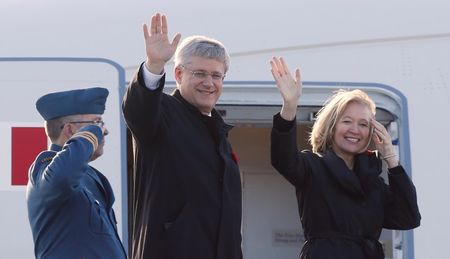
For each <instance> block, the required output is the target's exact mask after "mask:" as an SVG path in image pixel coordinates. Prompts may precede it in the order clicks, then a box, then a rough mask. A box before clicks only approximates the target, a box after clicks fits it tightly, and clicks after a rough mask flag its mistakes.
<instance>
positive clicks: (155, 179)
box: [123, 67, 242, 259]
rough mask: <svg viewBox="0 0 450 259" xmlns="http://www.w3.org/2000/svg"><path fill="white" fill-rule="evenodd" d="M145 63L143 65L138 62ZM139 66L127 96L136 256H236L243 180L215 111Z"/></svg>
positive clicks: (163, 258)
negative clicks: (152, 85) (150, 84)
mask: <svg viewBox="0 0 450 259" xmlns="http://www.w3.org/2000/svg"><path fill="white" fill-rule="evenodd" d="M141 69H142V67H141ZM141 72H142V71H141V70H140V71H139V72H138V73H137V75H136V76H135V78H134V79H133V80H132V82H131V84H130V86H129V88H128V90H127V93H126V95H125V97H124V101H123V112H124V116H125V120H126V122H127V125H128V127H129V129H130V130H131V132H132V134H133V139H134V141H135V149H134V151H135V167H134V169H135V171H134V178H135V179H134V194H133V196H134V197H133V201H132V204H131V206H132V210H133V215H132V218H131V220H132V223H131V224H132V226H133V227H132V229H131V230H130V231H131V238H132V245H131V246H132V248H131V250H132V251H131V253H132V258H134V259H137V258H139V259H147V258H157V259H175V258H176V259H178V258H180V259H188V258H192V259H194V258H195V259H198V258H205V259H206V258H208V259H209V258H217V259H238V258H241V257H242V252H241V210H242V209H241V203H242V202H241V181H240V173H239V169H238V165H237V161H236V158H235V156H234V155H233V153H232V150H231V146H230V144H229V142H228V140H227V136H228V131H229V130H230V129H231V126H229V125H227V124H225V123H224V121H223V120H222V118H221V117H220V115H219V114H218V113H217V111H216V110H213V111H212V114H211V115H212V116H211V117H209V116H205V115H202V114H201V113H200V112H199V110H198V109H196V108H195V107H194V106H192V105H191V104H189V103H188V102H187V101H186V100H184V99H183V97H182V96H181V95H180V93H179V91H175V92H174V94H173V95H167V94H164V93H163V92H162V90H163V87H164V77H163V78H162V79H161V80H160V82H159V86H158V88H157V89H156V90H149V89H148V88H146V86H145V85H144V82H143V79H142V75H141Z"/></svg>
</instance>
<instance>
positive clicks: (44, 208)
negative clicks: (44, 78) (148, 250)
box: [27, 87, 126, 259]
mask: <svg viewBox="0 0 450 259" xmlns="http://www.w3.org/2000/svg"><path fill="white" fill-rule="evenodd" d="M107 96H108V90H107V89H105V88H100V87H95V88H89V89H81V90H72V91H64V92H56V93H50V94H47V95H44V96H42V97H41V98H39V99H38V100H37V102H36V108H37V110H38V111H39V113H40V114H41V115H42V117H43V118H44V120H45V131H46V134H47V136H48V137H49V139H50V140H51V143H52V144H51V146H50V149H49V150H47V151H44V152H42V153H40V154H39V155H38V156H37V158H36V160H35V161H34V163H33V164H32V165H31V167H30V170H29V181H28V185H27V205H28V218H29V221H30V225H31V230H32V233H33V239H34V245H35V247H34V252H35V255H36V258H77V259H79V258H108V259H115V258H120V259H122V258H126V252H125V249H124V247H123V245H122V243H121V241H120V239H119V236H118V234H117V226H116V224H117V222H116V219H115V216H114V210H113V209H112V205H113V203H114V194H113V191H112V189H111V185H110V184H109V182H108V180H107V179H106V177H105V176H104V175H103V174H101V173H100V172H99V171H98V170H96V169H95V168H93V167H91V166H90V165H89V162H90V161H93V160H94V159H96V158H98V157H99V156H101V155H102V153H103V145H104V136H106V135H107V134H108V130H107V129H106V127H105V126H104V122H103V120H102V114H103V112H104V110H105V102H106V98H107Z"/></svg>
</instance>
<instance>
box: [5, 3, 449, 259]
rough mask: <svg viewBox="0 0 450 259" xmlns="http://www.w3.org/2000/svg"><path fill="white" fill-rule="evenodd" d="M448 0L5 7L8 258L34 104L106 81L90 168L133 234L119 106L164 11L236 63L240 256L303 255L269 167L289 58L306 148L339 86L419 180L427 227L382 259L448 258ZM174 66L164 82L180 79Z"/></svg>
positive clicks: (40, 145) (39, 127)
mask: <svg viewBox="0 0 450 259" xmlns="http://www.w3.org/2000/svg"><path fill="white" fill-rule="evenodd" d="M449 11H450V2H448V1H445V0H428V1H420V0H411V1H406V0H398V1H387V0H378V1H371V0H362V1H361V0H341V1H332V0H315V1H306V0H298V1H288V0H279V1H263V0H259V1H257V0H246V1H242V0H241V1H236V0H229V1H204V0H191V1H184V0H172V1H162V0H156V1H138V0H128V1H119V0H99V1H88V0H78V1H52V0H34V1H32V0H28V1H25V0H22V1H20V0H2V1H1V2H0V90H1V92H2V93H3V95H2V102H0V143H1V145H0V208H2V213H1V216H0V219H1V220H0V229H1V231H0V244H1V245H0V247H1V252H0V258H33V256H34V253H33V249H34V247H33V241H32V236H31V230H30V227H29V223H28V218H27V211H26V202H25V191H26V186H25V184H24V183H26V178H24V177H26V168H27V167H28V166H29V163H30V161H29V159H30V157H34V156H35V154H36V152H38V150H42V149H45V146H46V145H47V144H48V143H47V140H46V139H45V136H44V135H43V122H42V118H41V117H40V116H39V114H38V113H37V111H36V109H35V101H36V99H37V98H38V97H39V96H41V95H43V94H46V93H48V92H51V91H60V90H66V89H72V88H85V87H90V86H103V87H107V88H108V89H109V90H110V96H109V99H108V102H107V108H106V113H105V115H104V119H105V121H106V123H107V127H108V129H109V132H110V135H109V136H108V137H107V138H106V141H107V145H106V147H105V154H104V156H102V157H101V158H99V159H98V161H95V162H94V163H93V165H94V166H95V167H96V168H97V169H99V170H100V171H102V172H103V173H104V174H105V175H106V176H107V177H108V178H109V180H110V181H111V183H112V186H113V189H114V191H115V194H116V204H115V210H116V214H117V217H118V221H119V230H120V235H121V237H122V240H123V241H124V243H127V242H128V237H127V234H128V228H127V220H128V216H127V215H128V212H127V210H128V207H127V193H128V188H127V138H126V126H125V123H124V121H123V118H122V115H121V110H120V101H121V98H122V96H123V93H124V91H125V89H126V82H127V81H128V80H130V78H131V76H132V73H133V72H134V71H135V69H136V68H137V67H138V66H139V64H140V63H141V62H143V61H144V59H145V51H144V44H143V37H142V29H141V24H142V23H145V22H148V21H149V19H150V17H151V15H152V14H154V13H155V12H161V13H164V14H166V15H167V17H168V21H169V34H170V35H171V36H170V37H173V35H174V34H175V33H176V32H180V33H181V34H182V36H183V37H185V36H189V35H207V36H210V37H213V38H216V39H218V40H220V41H222V42H223V43H224V44H225V46H227V48H228V50H229V52H230V54H231V68H230V70H229V72H228V73H227V76H226V79H225V88H224V93H223V95H222V97H221V99H220V101H219V104H218V106H217V108H218V109H219V110H221V111H222V112H223V114H224V118H225V119H226V120H227V121H228V122H230V123H232V124H234V125H235V128H234V129H233V131H232V133H231V135H230V140H231V142H232V145H233V146H234V149H235V150H236V152H237V154H238V156H239V163H240V168H241V171H242V180H243V222H242V234H243V243H242V247H243V253H244V258H248V259H256V258H258V259H272V258H280V259H288V258H297V257H298V253H299V251H300V249H301V244H302V242H303V238H304V237H303V235H302V231H301V225H300V221H299V217H298V212H297V204H296V199H295V192H294V188H293V187H292V186H291V185H289V184H288V182H287V181H286V180H285V179H284V178H282V177H281V176H280V175H279V174H278V173H276V172H275V171H274V169H273V168H272V167H271V166H270V159H269V157H270V155H269V144H270V143H269V136H270V128H271V120H272V115H273V114H275V113H276V112H278V111H279V108H280V105H281V101H282V100H281V97H280V95H279V93H278V91H277V89H276V87H275V84H274V82H273V79H272V75H271V73H270V71H269V63H268V61H269V60H270V58H271V57H272V56H282V57H284V58H285V59H286V61H287V62H288V63H289V66H290V67H291V68H292V71H293V70H294V68H295V67H300V69H301V71H302V79H303V81H304V83H303V84H304V94H303V96H302V97H301V98H300V101H299V113H298V118H297V119H298V123H299V125H300V127H299V143H298V145H299V148H308V144H307V142H306V141H305V139H306V137H307V135H306V134H307V130H308V127H309V126H311V125H312V122H313V117H314V113H315V112H316V111H317V110H318V109H319V108H320V107H321V105H322V104H323V102H324V101H325V100H326V99H327V98H328V97H329V96H330V95H331V94H332V92H333V91H334V90H337V89H340V88H346V89H353V88H360V89H363V90H365V91H367V92H368V93H369V95H370V96H371V97H372V98H373V99H374V100H375V102H376V104H377V106H378V110H377V119H378V120H379V121H381V122H383V123H384V125H386V126H387V127H388V129H389V130H390V132H391V134H392V136H393V141H394V143H395V144H396V146H397V150H398V154H399V157H400V160H401V163H402V164H403V165H404V166H405V168H406V169H407V170H408V172H409V173H410V176H411V177H412V179H413V182H414V184H415V185H416V188H417V194H418V202H419V209H420V212H421V214H422V221H421V226H420V227H419V228H417V229H415V230H413V231H383V234H382V236H381V238H380V241H381V242H382V243H383V246H384V249H385V253H386V258H392V259H394V258H395V259H400V258H402V259H403V258H405V259H428V258H430V259H440V258H446V257H448V255H447V254H448V252H449V247H448V243H449V241H450V238H449V234H448V231H450V220H449V218H450V205H449V204H450V201H449V199H450V185H449V183H450V174H449V173H448V164H447V163H448V151H447V148H448V147H449V146H450V137H449V132H450V122H449V118H450V116H449V111H450V27H449V24H450V16H449V15H448V13H449ZM172 69H173V66H172V64H169V65H168V66H167V67H166V71H167V76H168V78H167V79H168V81H169V83H168V86H167V90H168V91H170V89H171V88H173V87H174V83H173V77H172Z"/></svg>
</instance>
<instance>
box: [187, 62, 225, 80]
mask: <svg viewBox="0 0 450 259" xmlns="http://www.w3.org/2000/svg"><path fill="white" fill-rule="evenodd" d="M180 67H181V68H182V69H184V70H186V71H188V72H189V73H191V75H192V76H193V77H195V78H197V79H200V80H205V79H206V78H207V77H208V76H211V78H212V80H213V81H216V82H222V81H223V79H224V78H225V75H223V74H221V73H209V72H205V71H202V70H190V69H188V68H187V67H186V66H184V65H180Z"/></svg>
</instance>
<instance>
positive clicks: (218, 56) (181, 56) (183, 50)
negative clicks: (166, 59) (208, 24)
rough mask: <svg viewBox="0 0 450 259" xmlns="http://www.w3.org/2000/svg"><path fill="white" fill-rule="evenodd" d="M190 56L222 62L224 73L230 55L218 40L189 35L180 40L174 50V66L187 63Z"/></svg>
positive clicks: (226, 69) (228, 64)
mask: <svg viewBox="0 0 450 259" xmlns="http://www.w3.org/2000/svg"><path fill="white" fill-rule="evenodd" d="M191 57H201V58H210V59H215V60H217V61H219V62H222V63H223V65H224V67H225V73H226V72H227V71H228V68H229V67H230V56H229V55H228V53H227V50H226V49H225V46H224V45H223V44H222V43H221V42H220V41H218V40H215V39H212V38H208V37H205V36H190V37H187V38H185V39H184V40H183V41H181V43H180V45H178V48H177V50H176V52H175V67H178V66H179V65H185V64H186V63H189V60H190V58H191Z"/></svg>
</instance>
